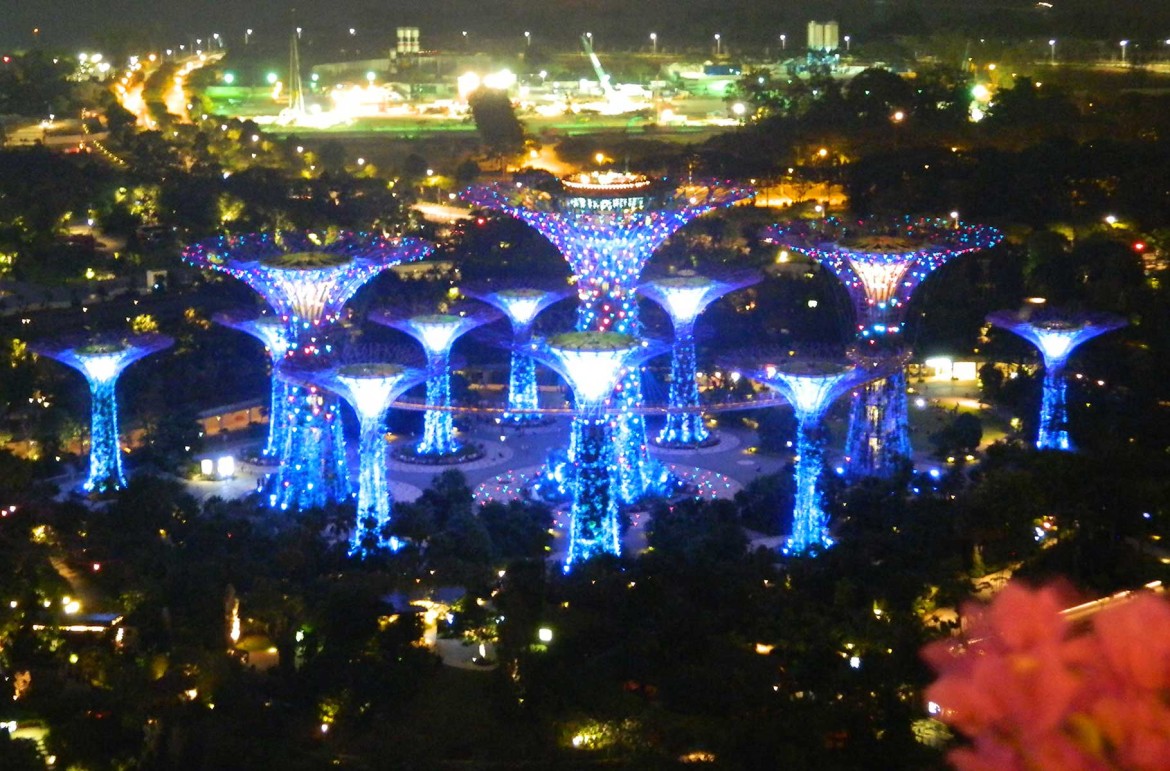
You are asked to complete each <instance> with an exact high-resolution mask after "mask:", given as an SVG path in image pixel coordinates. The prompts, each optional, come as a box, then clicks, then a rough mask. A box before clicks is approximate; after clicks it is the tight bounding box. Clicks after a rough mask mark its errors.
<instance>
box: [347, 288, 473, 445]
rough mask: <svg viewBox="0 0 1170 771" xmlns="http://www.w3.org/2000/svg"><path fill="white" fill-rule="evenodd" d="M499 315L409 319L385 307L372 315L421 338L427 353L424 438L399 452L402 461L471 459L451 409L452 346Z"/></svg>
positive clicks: (432, 316) (470, 314)
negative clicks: (410, 448)
mask: <svg viewBox="0 0 1170 771" xmlns="http://www.w3.org/2000/svg"><path fill="white" fill-rule="evenodd" d="M495 318H496V316H495V315H494V314H493V313H492V312H490V311H486V310H484V311H471V312H469V313H465V314H463V315H459V316H456V315H453V314H447V313H433V314H427V315H422V316H410V317H408V318H401V317H399V316H397V315H396V314H395V313H393V312H391V311H385V310H382V311H374V312H372V313H371V314H370V321H373V322H376V323H378V324H385V325H386V326H389V327H394V328H395V329H399V330H401V331H403V332H405V333H407V334H408V335H410V336H411V337H413V338H414V339H415V340H418V342H419V344H420V345H422V347H423V350H424V351H426V355H427V410H426V412H425V413H424V414H423V437H422V440H421V441H419V443H418V444H416V445H414V447H413V448H412V450H411V451H410V452H407V453H399V454H398V455H397V457H398V458H399V459H400V460H405V461H414V460H418V461H419V462H423V463H444V462H451V463H458V462H459V461H461V460H469V459H470V456H469V455H468V453H467V452H466V450H467V448H466V447H465V446H464V445H463V443H462V442H460V441H459V440H458V439H456V438H455V414H454V413H453V412H452V411H451V346H452V345H454V344H455V341H456V340H458V339H459V338H460V337H461V336H463V335H464V334H466V333H467V332H470V331H471V330H472V329H475V328H476V327H478V326H480V325H481V324H486V323H488V322H490V321H493V320H494V319H495Z"/></svg>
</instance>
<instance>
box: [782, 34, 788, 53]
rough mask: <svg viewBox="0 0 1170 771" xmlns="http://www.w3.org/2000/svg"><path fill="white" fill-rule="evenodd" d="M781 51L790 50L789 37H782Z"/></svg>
mask: <svg viewBox="0 0 1170 771" xmlns="http://www.w3.org/2000/svg"><path fill="white" fill-rule="evenodd" d="M780 50H781V51H787V50H788V36H787V35H781V36H780Z"/></svg>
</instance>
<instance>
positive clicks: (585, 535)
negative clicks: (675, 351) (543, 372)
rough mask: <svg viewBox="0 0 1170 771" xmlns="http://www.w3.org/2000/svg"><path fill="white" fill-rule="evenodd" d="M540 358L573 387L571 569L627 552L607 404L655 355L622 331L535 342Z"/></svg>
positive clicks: (613, 424)
mask: <svg viewBox="0 0 1170 771" xmlns="http://www.w3.org/2000/svg"><path fill="white" fill-rule="evenodd" d="M530 350H531V351H532V353H533V355H534V356H537V357H539V358H540V359H541V360H543V361H544V362H546V363H547V364H548V365H549V366H551V367H552V368H553V369H555V370H557V371H558V372H559V373H561V375H562V376H563V377H564V378H565V380H566V381H568V383H569V387H570V388H572V389H573V395H574V397H575V400H576V405H577V409H576V413H575V414H574V416H573V437H572V446H573V456H574V457H573V465H574V471H573V474H572V478H573V482H572V498H573V505H572V511H571V514H572V521H571V523H570V532H569V553H568V557H567V558H566V560H565V570H566V571H567V570H569V568H571V567H572V566H573V565H574V564H575V563H577V562H581V561H584V560H587V559H589V558H590V557H593V556H596V555H598V554H613V555H618V554H620V553H621V534H620V532H619V528H618V503H619V500H618V496H617V495H616V493H617V483H618V479H617V470H618V469H617V460H616V454H615V447H614V431H615V430H616V421H615V420H613V419H612V418H611V416H609V415H607V414H606V405H607V402H608V401H609V398H610V396H611V395H612V394H613V392H614V388H615V387H616V386H617V383H618V379H619V378H620V377H621V374H622V370H623V369H624V368H626V367H628V366H631V365H634V364H636V363H637V361H638V360H639V359H641V358H644V357H645V356H647V355H649V354H650V353H651V349H650V347H649V344H648V343H646V342H644V341H639V340H637V339H635V338H633V337H631V336H630V335H623V334H619V333H616V332H568V333H565V334H561V335H556V336H555V337H552V338H549V339H547V340H538V341H534V342H533V343H531V344H530Z"/></svg>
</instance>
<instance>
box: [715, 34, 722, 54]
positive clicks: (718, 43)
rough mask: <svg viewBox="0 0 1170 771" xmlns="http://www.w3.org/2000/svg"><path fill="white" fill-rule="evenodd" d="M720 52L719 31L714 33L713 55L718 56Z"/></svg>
mask: <svg viewBox="0 0 1170 771" xmlns="http://www.w3.org/2000/svg"><path fill="white" fill-rule="evenodd" d="M722 53H723V42H722V40H721V38H720V37H719V33H718V32H716V33H715V55H716V56H719V55H720V54H722Z"/></svg>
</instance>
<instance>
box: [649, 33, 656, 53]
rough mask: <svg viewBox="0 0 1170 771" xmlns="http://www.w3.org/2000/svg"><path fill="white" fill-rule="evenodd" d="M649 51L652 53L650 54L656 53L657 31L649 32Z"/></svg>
mask: <svg viewBox="0 0 1170 771" xmlns="http://www.w3.org/2000/svg"><path fill="white" fill-rule="evenodd" d="M650 53H652V54H656V53H658V33H657V32H651V33H650Z"/></svg>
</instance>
